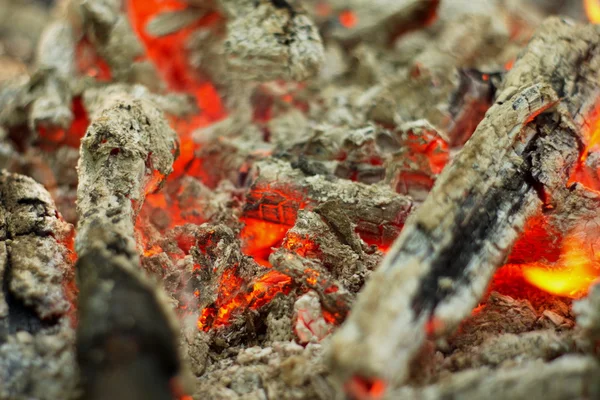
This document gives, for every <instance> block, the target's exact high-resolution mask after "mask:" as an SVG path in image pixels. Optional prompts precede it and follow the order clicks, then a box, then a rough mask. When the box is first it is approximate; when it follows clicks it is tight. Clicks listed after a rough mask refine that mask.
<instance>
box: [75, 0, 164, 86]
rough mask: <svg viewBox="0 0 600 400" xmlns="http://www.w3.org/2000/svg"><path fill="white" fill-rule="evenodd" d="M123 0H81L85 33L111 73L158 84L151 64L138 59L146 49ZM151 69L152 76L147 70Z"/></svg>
mask: <svg viewBox="0 0 600 400" xmlns="http://www.w3.org/2000/svg"><path fill="white" fill-rule="evenodd" d="M122 7H123V4H122V1H120V0H117V1H113V0H86V1H83V2H81V13H82V15H83V27H84V28H85V34H86V37H87V38H88V39H89V40H90V42H91V43H92V44H93V45H94V46H95V50H96V51H97V52H98V55H99V56H100V57H101V58H102V59H103V60H105V61H106V63H107V64H108V66H109V67H110V73H111V77H112V78H113V79H114V80H116V81H122V82H141V81H143V82H144V83H146V84H148V85H149V86H152V87H157V82H160V80H159V79H158V77H157V76H156V74H155V73H153V72H154V71H148V69H149V68H152V66H151V65H150V64H147V63H145V62H138V61H137V59H138V58H140V57H141V56H142V55H143V54H144V49H143V47H142V45H141V43H140V42H139V40H138V38H137V37H136V36H135V33H134V32H133V29H132V28H131V25H130V24H129V20H128V19H127V16H126V15H125V13H124V12H123V11H122ZM148 72H150V75H154V76H151V78H146V77H145V76H144V74H145V73H148Z"/></svg>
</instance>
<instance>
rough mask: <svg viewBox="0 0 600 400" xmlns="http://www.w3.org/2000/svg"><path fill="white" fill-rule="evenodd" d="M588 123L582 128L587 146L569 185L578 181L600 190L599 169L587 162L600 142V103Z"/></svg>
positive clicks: (588, 117) (591, 113)
mask: <svg viewBox="0 0 600 400" xmlns="http://www.w3.org/2000/svg"><path fill="white" fill-rule="evenodd" d="M586 123H587V124H586V125H585V127H584V129H583V130H582V134H583V140H584V142H585V143H586V146H585V149H584V150H583V152H582V153H581V156H580V160H579V163H578V164H577V166H576V168H575V170H574V171H573V173H572V174H571V177H570V179H569V183H568V185H569V186H570V185H572V184H574V183H575V182H578V183H581V184H582V185H584V186H585V187H586V188H588V189H590V190H595V191H600V179H599V176H598V172H599V171H597V170H596V169H594V168H592V167H590V166H588V165H587V164H586V161H587V160H588V157H589V154H590V152H592V151H594V150H596V149H597V147H598V144H600V103H599V104H597V105H596V107H594V109H593V110H592V111H591V112H590V113H589V115H588V116H587V118H586Z"/></svg>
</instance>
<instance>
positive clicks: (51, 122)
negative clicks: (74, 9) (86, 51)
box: [0, 19, 75, 145]
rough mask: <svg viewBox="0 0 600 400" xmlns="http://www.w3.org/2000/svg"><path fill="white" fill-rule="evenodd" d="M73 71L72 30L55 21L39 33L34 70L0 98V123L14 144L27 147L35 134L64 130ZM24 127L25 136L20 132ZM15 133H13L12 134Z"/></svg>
mask: <svg viewBox="0 0 600 400" xmlns="http://www.w3.org/2000/svg"><path fill="white" fill-rule="evenodd" d="M74 72H75V41H74V37H73V29H72V28H71V26H70V24H69V22H68V21H67V20H65V19H57V20H56V21H53V22H52V23H50V24H49V25H48V26H47V27H46V28H45V29H44V31H43V32H42V35H41V37H40V40H39V43H38V49H37V59H36V71H35V73H34V74H32V76H31V77H26V78H24V79H21V80H16V81H15V82H10V83H9V84H7V85H6V86H5V87H4V88H3V90H2V94H1V95H0V103H1V105H2V107H1V109H2V111H1V112H0V121H1V122H2V125H3V126H5V127H7V128H8V129H9V132H10V133H11V134H12V135H13V136H14V140H15V142H17V143H19V144H21V145H23V144H24V143H27V144H29V143H28V142H31V141H32V139H33V138H35V135H33V137H32V135H27V134H26V132H27V131H26V129H27V128H28V129H29V130H30V131H31V132H35V133H36V134H39V133H44V132H51V131H53V130H57V129H67V128H68V127H69V126H70V125H71V122H72V121H73V113H72V111H71V100H72V91H71V87H70V82H69V80H70V79H71V78H72V77H73V76H74ZM24 128H25V133H24V132H23V129H24ZM11 131H14V132H11Z"/></svg>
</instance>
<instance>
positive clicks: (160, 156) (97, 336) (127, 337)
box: [75, 92, 180, 399]
mask: <svg viewBox="0 0 600 400" xmlns="http://www.w3.org/2000/svg"><path fill="white" fill-rule="evenodd" d="M104 100H105V101H104V103H103V105H102V107H100V108H99V109H98V110H97V112H96V113H95V114H94V119H93V120H92V122H91V124H90V126H89V128H88V131H87V133H86V135H85V137H84V138H83V140H82V145H81V155H80V160H79V166H78V171H79V185H78V191H77V194H78V198H77V209H78V214H79V217H80V218H79V224H78V231H77V237H76V243H75V246H76V250H77V252H78V254H79V259H78V261H77V279H78V284H79V288H80V296H79V308H78V312H79V325H78V331H77V356H78V362H79V365H80V368H81V372H82V378H83V382H84V392H85V396H86V398H90V399H105V398H122V399H132V398H134V399H150V398H151V399H170V391H169V382H170V380H171V379H172V378H173V377H174V376H175V375H176V374H177V373H178V372H180V364H179V357H178V349H177V331H176V324H175V322H174V320H173V318H172V316H171V310H170V309H169V308H168V306H167V305H166V304H165V303H164V300H162V294H161V292H160V289H159V287H158V286H156V285H155V284H154V283H152V282H151V281H150V280H149V279H148V278H147V277H146V276H145V275H144V274H143V273H142V271H141V269H140V266H139V264H140V261H139V256H138V254H137V250H136V242H135V237H134V223H135V218H136V216H137V213H138V212H139V209H140V207H141V205H142V203H143V201H144V197H145V195H146V193H148V192H149V191H152V190H154V189H155V188H156V187H157V185H158V184H160V182H161V181H162V179H163V178H164V177H165V176H166V175H167V174H168V173H169V172H170V171H171V165H172V163H173V158H174V152H175V149H176V142H175V134H174V132H173V131H172V130H171V129H170V128H169V126H168V125H167V123H166V121H165V120H164V118H163V116H162V113H161V112H160V111H159V110H158V109H157V108H156V107H155V106H154V105H153V104H152V103H150V102H148V101H145V100H141V99H133V98H131V97H130V96H128V95H127V94H126V93H118V92H117V93H113V95H112V96H109V97H107V98H105V99H104ZM149 376H150V377H152V378H151V379H150V381H151V384H149V381H148V377H149ZM107 396H109V397H107Z"/></svg>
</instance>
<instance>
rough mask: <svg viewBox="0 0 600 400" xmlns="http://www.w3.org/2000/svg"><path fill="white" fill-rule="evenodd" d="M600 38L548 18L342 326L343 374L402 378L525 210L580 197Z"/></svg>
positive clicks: (502, 251)
mask: <svg viewBox="0 0 600 400" xmlns="http://www.w3.org/2000/svg"><path fill="white" fill-rule="evenodd" d="M599 39H600V28H598V27H596V26H578V25H573V24H572V23H570V22H567V21H563V20H559V19H550V20H548V21H546V22H545V23H544V24H543V25H542V27H541V28H540V29H539V31H538V33H537V34H536V35H535V36H534V38H533V39H532V40H531V42H530V43H529V45H528V47H527V48H526V49H525V50H524V52H523V53H522V54H521V56H520V58H519V59H518V60H517V62H516V64H515V66H514V68H513V70H511V71H510V72H509V73H508V75H507V77H506V80H505V82H504V85H503V86H504V87H503V89H502V90H501V92H500V94H499V95H498V97H497V100H496V104H495V105H494V106H493V107H492V108H490V110H489V111H488V113H487V114H486V117H485V119H484V120H483V121H482V123H481V124H480V125H479V127H478V128H477V130H476V132H475V133H474V135H473V137H472V138H471V140H469V142H467V144H466V145H465V147H464V149H463V150H462V151H461V153H460V154H459V155H458V156H457V157H456V159H455V160H454V162H453V163H452V164H451V166H449V167H448V168H447V169H446V170H445V171H444V172H443V173H442V175H441V176H440V178H439V179H438V181H437V182H436V185H435V186H434V188H433V190H432V192H431V194H430V195H429V196H428V198H427V199H426V200H425V202H424V203H423V205H422V206H421V207H420V208H419V209H417V211H416V212H415V213H413V214H412V215H411V216H410V217H409V219H408V220H407V223H406V225H405V227H404V230H403V231H402V233H401V235H400V237H399V238H398V240H397V241H396V243H395V244H394V246H393V248H392V249H391V250H390V252H389V253H388V255H387V257H386V259H385V260H384V262H383V264H382V266H381V267H380V268H379V269H378V270H377V271H376V272H375V273H374V274H372V275H371V279H370V281H369V282H368V283H367V285H366V287H365V289H364V291H363V292H362V293H361V294H360V296H359V297H358V299H357V302H356V303H355V306H354V308H353V312H352V313H351V315H350V317H349V319H348V320H347V321H346V323H345V325H344V326H343V327H342V328H341V329H340V330H339V331H338V332H337V333H336V334H335V335H334V337H333V339H332V343H331V348H330V360H331V364H332V367H333V368H334V369H335V371H336V372H337V374H338V377H339V378H341V380H343V381H346V380H347V379H350V378H352V377H358V378H366V379H383V380H385V381H386V382H388V383H391V384H398V383H400V382H402V381H404V380H405V379H406V378H407V375H408V372H409V371H408V366H409V363H410V361H411V359H412V358H413V357H414V356H415V354H416V353H417V351H418V349H419V348H420V346H421V344H422V343H423V341H424V340H425V338H426V336H427V334H429V335H431V336H436V335H439V334H442V333H444V332H446V331H448V330H450V329H452V328H454V327H455V326H456V325H457V324H458V323H459V322H460V321H461V320H462V319H463V318H464V317H466V316H467V315H469V313H470V311H471V309H472V308H473V307H474V306H475V305H476V304H477V301H478V300H479V299H480V297H481V296H482V295H483V292H484V290H485V288H486V286H487V284H488V282H489V280H490V278H491V276H492V274H493V272H494V271H495V269H496V267H498V266H499V265H500V264H501V263H502V262H503V260H504V259H505V257H506V256H507V255H508V253H509V251H510V249H511V246H512V244H513V243H514V241H515V240H516V239H517V237H518V234H519V231H520V230H521V229H522V227H523V225H524V223H525V221H526V219H527V217H529V216H530V215H532V214H534V213H536V212H537V211H539V210H540V209H541V208H542V207H544V208H545V210H546V211H547V212H549V210H550V209H552V208H553V209H554V210H559V209H561V208H563V206H562V203H568V202H569V200H568V199H569V198H573V197H575V196H577V194H578V192H579V189H580V188H578V187H574V188H572V189H573V190H572V191H569V190H567V188H566V186H567V181H568V178H569V175H570V171H571V170H572V168H573V167H574V166H575V165H576V163H577V161H578V158H579V152H580V148H581V147H583V146H582V143H581V141H582V139H581V137H580V132H579V131H580V128H581V126H582V125H583V124H584V122H585V115H586V114H587V112H588V111H589V109H590V108H591V107H592V105H593V104H594V102H595V101H596V100H597V98H598V94H599V92H600V90H599V89H600V88H599V85H598V83H597V82H598V81H599V78H600V51H598V42H599ZM578 199H580V200H581V199H583V196H580V197H578ZM582 202H583V201H582Z"/></svg>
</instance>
